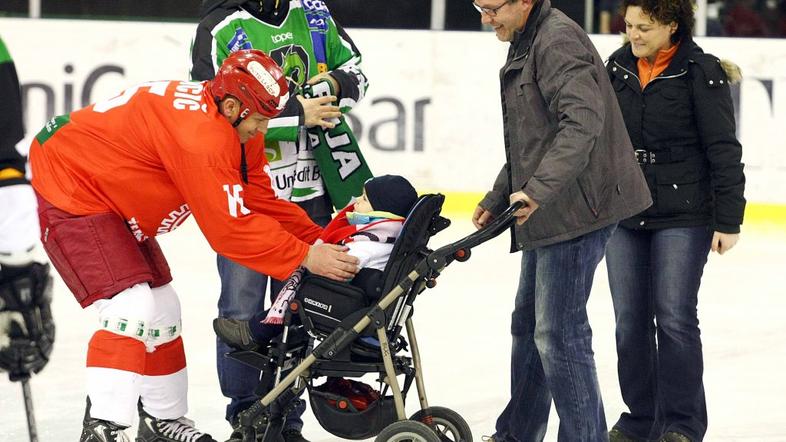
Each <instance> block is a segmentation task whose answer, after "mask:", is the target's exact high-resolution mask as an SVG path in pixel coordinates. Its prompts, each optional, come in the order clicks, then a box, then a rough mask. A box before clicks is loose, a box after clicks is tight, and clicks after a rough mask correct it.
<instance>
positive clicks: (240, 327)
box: [213, 318, 259, 350]
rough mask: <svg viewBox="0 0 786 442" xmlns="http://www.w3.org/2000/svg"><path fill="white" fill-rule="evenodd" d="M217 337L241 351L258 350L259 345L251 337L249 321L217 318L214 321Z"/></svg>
mask: <svg viewBox="0 0 786 442" xmlns="http://www.w3.org/2000/svg"><path fill="white" fill-rule="evenodd" d="M213 330H214V331H215V332H216V336H218V337H219V339H221V340H222V341H224V342H225V343H227V344H228V345H229V346H231V347H234V348H237V349H240V350H256V349H257V348H259V345H258V344H257V343H256V342H254V338H253V337H251V329H250V328H249V326H248V321H243V320H240V319H229V318H216V319H214V320H213Z"/></svg>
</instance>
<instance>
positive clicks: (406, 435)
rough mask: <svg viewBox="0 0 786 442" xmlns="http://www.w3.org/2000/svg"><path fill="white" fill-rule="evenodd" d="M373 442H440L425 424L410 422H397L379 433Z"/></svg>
mask: <svg viewBox="0 0 786 442" xmlns="http://www.w3.org/2000/svg"><path fill="white" fill-rule="evenodd" d="M374 442H440V441H439V437H438V436H437V434H436V433H434V431H433V430H432V429H431V428H429V427H428V426H426V424H424V423H421V422H416V421H411V420H406V421H397V422H393V423H392V424H390V425H388V426H387V427H385V429H383V430H382V431H380V432H379V435H377V438H376V439H374Z"/></svg>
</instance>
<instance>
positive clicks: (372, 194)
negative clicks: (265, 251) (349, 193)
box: [213, 175, 418, 350]
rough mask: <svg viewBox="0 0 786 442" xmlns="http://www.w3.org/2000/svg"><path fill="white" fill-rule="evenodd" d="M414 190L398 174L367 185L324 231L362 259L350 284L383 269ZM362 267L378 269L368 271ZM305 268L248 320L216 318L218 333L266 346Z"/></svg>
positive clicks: (241, 345) (239, 343)
mask: <svg viewBox="0 0 786 442" xmlns="http://www.w3.org/2000/svg"><path fill="white" fill-rule="evenodd" d="M417 199H418V195H417V192H416V191H415V188H414V187H413V186H412V184H410V182H409V181H407V179H406V178H404V177H402V176H399V175H383V176H379V177H375V178H371V179H370V180H368V181H367V182H366V184H365V185H364V189H363V194H362V195H361V196H360V197H358V198H357V199H356V200H355V201H354V203H351V204H349V205H348V206H347V207H345V208H344V209H343V210H341V211H340V212H339V213H338V215H336V217H335V218H333V220H332V221H331V222H330V223H329V224H328V225H327V226H326V227H325V230H324V231H323V233H322V235H321V237H320V240H321V241H323V242H326V243H331V244H343V245H345V246H347V248H348V249H349V250H348V253H349V254H350V255H352V256H355V257H357V258H358V259H359V261H360V262H359V267H360V268H361V271H360V272H359V274H358V276H356V277H355V278H354V279H353V280H352V281H350V283H351V284H353V285H357V286H358V287H360V288H364V286H365V285H366V284H367V283H368V281H367V279H368V277H369V276H368V275H378V274H380V273H381V271H382V270H384V269H385V265H386V264H387V261H388V259H389V258H390V253H391V251H392V250H393V244H394V242H395V241H396V238H397V237H398V235H399V233H400V232H401V228H402V225H403V222H404V220H405V218H406V216H407V214H408V213H409V211H410V210H411V209H412V207H413V206H414V204H415V202H417ZM363 269H376V270H378V271H379V272H376V271H374V272H367V271H365V270H363ZM302 276H303V270H302V269H298V270H296V271H295V272H294V273H293V274H292V276H290V278H289V280H287V282H286V283H285V284H284V287H283V288H282V289H281V291H280V292H279V294H278V296H277V297H276V300H275V301H274V302H273V306H272V307H271V308H270V309H269V310H263V311H260V312H257V313H256V314H255V315H254V316H253V317H252V318H251V319H250V320H248V321H245V320H238V319H230V318H216V319H215V320H214V321H213V329H214V330H215V332H216V335H217V336H218V337H219V338H220V339H221V340H222V341H224V342H226V343H227V344H229V345H230V346H232V347H235V348H237V349H241V350H254V349H257V348H259V347H263V346H265V345H267V343H268V342H270V340H271V339H272V338H274V337H276V336H278V335H279V334H280V333H281V332H282V331H283V325H282V323H283V318H284V312H285V311H286V309H287V306H288V305H289V301H291V300H292V298H293V296H294V294H295V292H296V291H297V288H298V286H299V284H300V280H301V278H302ZM371 277H372V278H373V276H371Z"/></svg>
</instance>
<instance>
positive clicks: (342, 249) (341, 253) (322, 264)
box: [301, 244, 360, 281]
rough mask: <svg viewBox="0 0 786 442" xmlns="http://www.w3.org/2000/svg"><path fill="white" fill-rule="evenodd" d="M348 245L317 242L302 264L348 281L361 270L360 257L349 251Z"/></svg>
mask: <svg viewBox="0 0 786 442" xmlns="http://www.w3.org/2000/svg"><path fill="white" fill-rule="evenodd" d="M347 250H348V248H347V247H346V246H339V245H335V244H315V245H313V246H311V248H310V249H309V250H308V255H306V259H304V260H303V263H302V264H301V265H302V266H303V267H305V268H307V269H308V271H309V272H311V273H314V274H316V275H320V276H324V277H326V278H330V279H335V280H336V281H348V280H350V279H352V278H353V277H354V276H355V274H356V273H357V272H358V270H360V269H359V268H358V262H359V261H358V259H357V258H356V257H354V256H352V255H349V254H348V253H347Z"/></svg>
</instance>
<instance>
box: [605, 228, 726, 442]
mask: <svg viewBox="0 0 786 442" xmlns="http://www.w3.org/2000/svg"><path fill="white" fill-rule="evenodd" d="M712 233H713V232H712V230H711V229H710V228H708V227H706V226H700V227H681V228H669V229H661V230H630V229H626V228H622V227H621V228H619V229H618V230H617V232H616V233H615V234H614V235H613V236H612V238H611V240H610V241H609V246H608V250H607V251H606V263H607V266H608V270H609V284H610V286H611V296H612V300H613V302H614V316H615V318H616V323H617V331H616V338H617V358H618V366H617V372H618V376H619V382H620V390H621V391H622V398H623V400H624V401H625V404H626V405H627V406H628V409H629V410H630V411H629V412H627V413H622V415H621V416H620V418H619V420H618V421H617V423H616V425H615V426H616V427H618V428H619V429H620V430H621V431H623V432H624V433H626V434H629V435H630V436H635V437H638V438H641V439H658V438H659V437H660V436H661V435H662V434H663V433H665V432H667V431H677V432H679V433H682V434H684V435H686V436H688V437H689V438H690V439H691V440H692V441H701V440H702V438H703V437H704V433H705V432H706V431H707V405H706V403H705V399H704V385H703V383H702V375H703V372H704V362H703V357H702V351H701V337H700V332H699V319H698V316H697V310H696V309H697V304H698V292H699V285H700V284H701V275H702V273H703V271H704V265H705V264H706V263H707V255H708V253H709V250H710V243H711V241H712Z"/></svg>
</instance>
